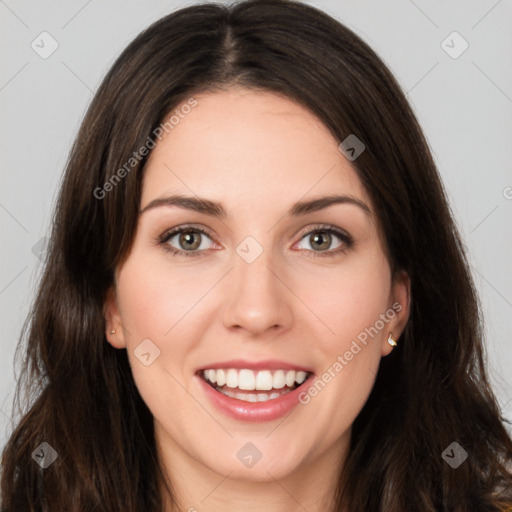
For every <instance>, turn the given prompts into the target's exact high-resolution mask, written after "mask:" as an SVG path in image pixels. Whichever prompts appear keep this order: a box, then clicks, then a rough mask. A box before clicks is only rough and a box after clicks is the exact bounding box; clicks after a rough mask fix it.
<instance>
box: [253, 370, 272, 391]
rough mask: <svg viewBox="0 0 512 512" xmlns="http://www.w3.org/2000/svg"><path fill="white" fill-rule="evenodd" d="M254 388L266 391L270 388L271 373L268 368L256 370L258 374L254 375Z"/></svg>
mask: <svg viewBox="0 0 512 512" xmlns="http://www.w3.org/2000/svg"><path fill="white" fill-rule="evenodd" d="M254 389H259V390H261V391H268V390H269V389H272V374H271V373H270V372H269V371H268V370H263V371H262V372H258V375H256V385H255V388H254Z"/></svg>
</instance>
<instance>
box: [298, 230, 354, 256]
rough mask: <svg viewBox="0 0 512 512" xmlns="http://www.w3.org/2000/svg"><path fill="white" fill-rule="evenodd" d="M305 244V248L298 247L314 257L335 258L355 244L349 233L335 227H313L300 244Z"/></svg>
mask: <svg viewBox="0 0 512 512" xmlns="http://www.w3.org/2000/svg"><path fill="white" fill-rule="evenodd" d="M304 242H306V246H305V247H301V246H300V245H298V246H297V247H298V248H299V249H306V250H307V251H309V252H312V255H313V256H334V255H336V254H339V253H342V252H344V251H346V250H347V249H349V248H350V247H352V245H353V244H354V240H353V238H352V237H351V236H350V235H349V234H348V233H346V232H345V231H342V230H341V229H338V228H335V227H333V226H315V227H313V229H310V230H309V231H307V232H306V233H305V234H304V235H303V236H302V238H301V241H300V242H299V244H303V243H304ZM314 253H318V254H314Z"/></svg>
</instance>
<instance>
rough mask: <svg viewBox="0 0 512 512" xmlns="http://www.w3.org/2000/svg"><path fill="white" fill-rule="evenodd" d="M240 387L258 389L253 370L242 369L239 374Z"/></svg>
mask: <svg viewBox="0 0 512 512" xmlns="http://www.w3.org/2000/svg"><path fill="white" fill-rule="evenodd" d="M238 387H239V389H247V390H251V389H256V380H255V378H254V372H252V371H251V370H240V373H239V374H238Z"/></svg>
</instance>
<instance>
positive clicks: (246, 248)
mask: <svg viewBox="0 0 512 512" xmlns="http://www.w3.org/2000/svg"><path fill="white" fill-rule="evenodd" d="M248 238H249V237H248ZM258 246H259V248H258ZM258 246H256V244H255V243H254V241H253V240H250V239H249V240H245V241H243V242H242V243H241V244H239V246H238V247H237V251H236V252H237V254H234V255H233V258H234V268H233V271H232V272H230V278H229V284H228V294H227V295H228V300H227V301H226V304H225V314H224V320H225V324H226V326H227V327H233V326H239V327H243V328H245V329H247V330H248V331H251V332H253V333H258V332H263V331H265V330H267V329H269V328H273V327H275V326H280V327H288V326H289V324H290V322H291V310H290V305H289V304H288V299H287V297H286V288H285V287H284V286H283V284H282V283H281V282H280V280H279V279H278V277H277V275H278V271H276V266H277V262H276V261H275V258H272V250H271V249H266V250H263V247H261V246H260V245H259V244H258Z"/></svg>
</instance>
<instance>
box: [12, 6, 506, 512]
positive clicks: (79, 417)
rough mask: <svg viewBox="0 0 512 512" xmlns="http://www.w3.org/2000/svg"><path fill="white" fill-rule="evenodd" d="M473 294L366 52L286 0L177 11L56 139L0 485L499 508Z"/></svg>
mask: <svg viewBox="0 0 512 512" xmlns="http://www.w3.org/2000/svg"><path fill="white" fill-rule="evenodd" d="M479 315H480V313H479V309H478V303H477V298H476V295H475V290H474V286H473V283H472V281H471V277H470V273H469V271H468V265H467V262H466V259H465V255H464V249H463V245H462V242H461V240H460V237H459V235H458V233H457V230H456V228H455V225H454V223H453V220H452V218H451V216H450V212H449V208H448V205H447V201H446V197H445V194H444V191H443V188H442V185H441V183H440V180H439V176H438V174H437V171H436V169H435V165H434V163H433V160H432V157H431V154H430V151H429V149H428V146H427V143H426V141H425V139H424V137H423V135H422V132H421V130H420V128H419V126H418V124H417V121H416V119H415V117H414V115H413V113H412V111H411V109H410V107H409V105H408V103H407V101H406V99H405V98H404V95H403V93H402V92H401V91H400V89H399V86H398V85H397V83H396V81H395V79H394V78H393V76H392V75H391V73H390V72H389V71H388V70H387V68H386V67H385V66H384V65H383V63H382V62H381V61H380V59H379V58H378V57H377V56H376V54H375V53H374V52H373V51H372V50H371V49H370V48H369V47H368V46H367V45H366V44H365V43H364V42H362V41H361V40H360V39H359V38H358V37H357V36H355V35H354V34H353V33H352V32H351V31H349V30H348V29H347V28H345V27H344V26H342V25H340V24H339V23H338V22H337V21H335V20H333V19H332V18H330V17H329V16H327V15H326V14H324V13H322V12H320V11H318V10H317V9H315V8H313V7H310V6H307V5H305V4H301V3H295V2H289V1H285V0H263V1H247V2H242V3H239V4H236V5H233V6H231V7H228V6H223V5H218V4H212V3H209V4H204V5H197V6H193V7H188V8H185V9H182V10H180V11H177V12H175V13H173V14H171V15H169V16H166V17H165V18H163V19H161V20H160V21H158V22H157V23H155V24H154V25H152V26H151V27H150V28H148V29H147V30H146V31H144V32H143V33H142V34H141V35H140V36H139V37H137V38H136V40H135V41H133V42H132V43H131V44H130V45H129V46H128V48H127V49H126V50H125V51H124V52H123V54H122V55H121V56H120V57H119V59H118V60H117V61H116V63H115V64H114V65H113V67H112V69H111V70H110V72H109V73H108V74H107V76H106V78H105V79H104V81H103V83H102V85H101V86H100V88H99V90H98V92H97V94H96V96H95V98H94V100H93V101H92V104H91V106H90V108H89V111H88V112H87V115H86V117H85V119H84V122H83V124H82V127H81V129H80V132H79V134H78V137H77V139H76V142H75V145H74V146H73V149H72V152H71V156H70V159H69V163H68V166H67V169H66V173H65V178H64V182H63V184H62V188H61V192H60V196H59V200H58V204H57V208H56V213H55V218H54V224H53V233H52V238H51V244H50V247H49V251H48V258H47V261H46V266H45V272H44V276H43V278H42V281H41V283H40V287H39V293H38V295H37V297H36V301H35V304H34V308H33V311H32V313H31V316H30V324H29V331H28V349H27V363H26V372H25V378H26V379H28V381H30V384H31V385H32V386H33V388H32V391H37V396H36V398H35V400H34V403H33V404H32V405H31V407H30V410H29V411H28V412H27V414H26V415H25V416H24V417H23V418H22V420H21V422H20V423H19V425H18V427H17V428H16V430H15V431H14V433H13V434H12V436H11V438H10V441H9V443H8V445H7V446H6V448H5V450H4V453H3V473H2V496H3V498H2V499H3V504H2V510H5V511H9V512H13V511H18V510H23V511H27V510H33V511H35V510H49V511H53V510H59V511H60V510H67V511H92V510H102V511H112V512H114V511H116V512H117V511H119V510H123V511H141V510H144V511H150V510H154V511H166V512H168V511H173V512H174V511H178V510H188V511H193V510H198V511H201V510H208V511H218V510H223V511H225V510H228V511H229V510H240V508H244V509H246V510H262V509H270V510H275V511H288V510H297V509H304V510H308V511H316V510H332V511H343V512H346V511H394V512H401V511H403V512H405V511H407V512H410V511H411V510H422V511H469V510H474V511H498V510H507V507H510V506H511V505H512V489H511V484H512V474H511V461H512V441H511V439H510V438H509V436H508V434H507V431H506V429H505V428H504V426H503V421H504V420H503V418H502V417H501V414H500V410H499V407H498V405H497V402H496V399H495V397H494V395H493V393H492V391H491V389H490V386H489V383H488V379H487V375H486V370H485V366H484V361H483V355H482V353H483V351H482V343H483V342H482V332H481V327H480V318H479ZM21 389H22V387H21V382H20V390H21ZM23 389H24V388H23Z"/></svg>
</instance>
